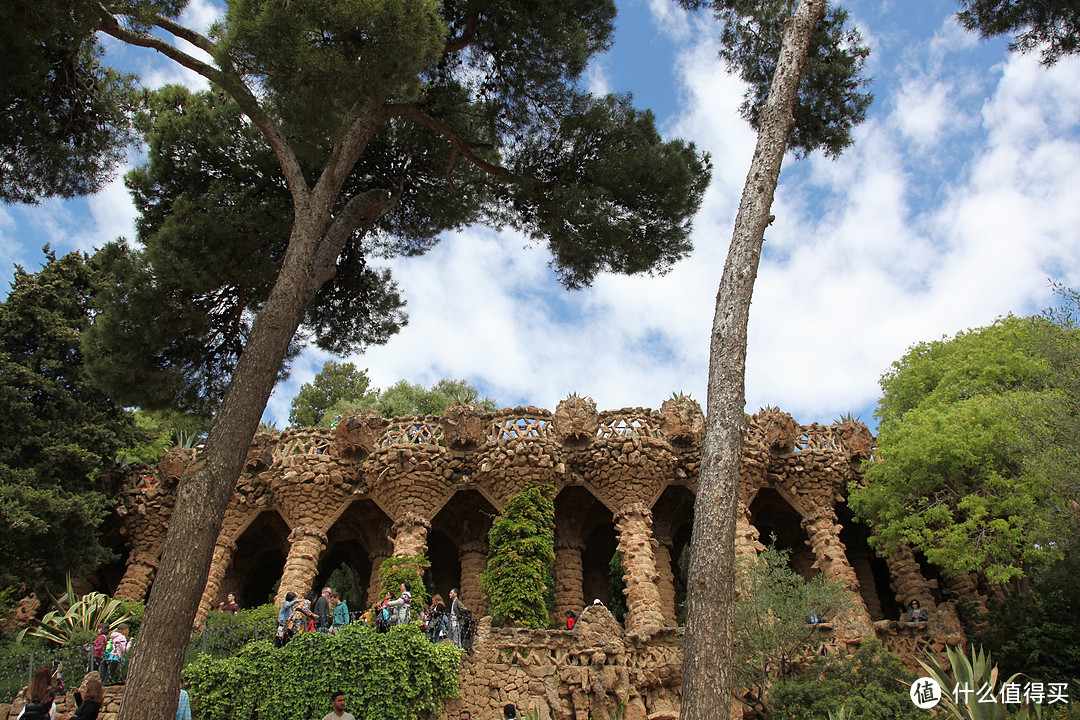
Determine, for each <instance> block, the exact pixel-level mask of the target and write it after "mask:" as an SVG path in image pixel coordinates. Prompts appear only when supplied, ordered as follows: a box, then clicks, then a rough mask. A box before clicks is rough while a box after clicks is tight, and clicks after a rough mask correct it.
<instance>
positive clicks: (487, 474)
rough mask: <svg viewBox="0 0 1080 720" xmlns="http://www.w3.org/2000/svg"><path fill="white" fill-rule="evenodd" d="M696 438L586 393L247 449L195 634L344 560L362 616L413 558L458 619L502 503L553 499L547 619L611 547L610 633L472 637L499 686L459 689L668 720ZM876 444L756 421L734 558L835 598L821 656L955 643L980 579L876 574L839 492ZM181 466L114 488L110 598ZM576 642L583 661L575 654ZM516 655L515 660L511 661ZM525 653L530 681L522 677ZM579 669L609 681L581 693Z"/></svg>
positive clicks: (671, 416)
mask: <svg viewBox="0 0 1080 720" xmlns="http://www.w3.org/2000/svg"><path fill="white" fill-rule="evenodd" d="M703 433H704V416H703V414H702V412H701V409H700V407H699V406H698V405H697V403H696V402H694V401H692V400H690V399H689V398H685V397H677V398H672V399H670V400H667V401H665V402H664V403H663V404H662V405H661V407H660V409H659V410H658V411H657V410H649V409H643V408H632V409H621V410H609V411H602V412H598V411H597V409H596V406H595V404H594V403H593V402H592V401H591V400H590V399H587V398H579V397H576V396H571V397H570V398H568V399H567V400H564V401H563V402H561V403H560V404H559V405H558V407H557V408H556V410H555V411H554V412H551V411H548V410H544V409H539V408H535V407H518V408H510V409H504V410H499V411H496V412H484V411H481V410H479V409H477V408H475V407H471V406H453V407H451V408H450V409H449V410H448V411H447V412H446V414H445V415H444V416H442V417H434V416H425V417H405V418H396V419H393V420H387V419H383V418H380V417H378V416H376V415H374V414H366V415H355V416H349V417H346V418H344V419H343V420H342V421H341V423H340V424H339V425H338V426H337V428H335V429H334V430H326V429H290V430H286V431H284V432H280V433H259V434H258V435H257V436H256V437H255V439H254V442H253V444H252V447H251V449H250V451H249V453H248V456H247V460H246V465H245V470H244V473H243V474H242V476H241V477H240V478H239V480H238V481H237V485H236V492H235V494H234V496H233V499H232V502H231V504H230V506H229V509H228V511H227V514H226V517H225V521H224V526H223V528H222V531H221V534H220V536H219V538H218V540H217V545H216V547H215V550H214V560H213V564H212V567H211V570H210V576H209V579H208V581H207V585H206V590H205V592H204V594H203V600H202V606H201V609H200V618H204V617H205V616H206V613H207V612H208V611H209V610H210V608H211V607H214V606H216V604H217V603H218V602H219V601H220V600H221V599H223V598H224V596H225V594H226V593H229V592H232V593H235V594H236V595H237V596H238V597H239V598H240V599H241V603H242V604H243V605H248V606H250V605H258V604H261V603H264V602H267V601H270V600H275V601H280V600H281V596H283V595H284V593H285V592H286V591H288V590H294V591H296V592H297V593H302V592H306V591H307V590H309V589H310V588H312V587H317V586H321V585H322V584H323V583H325V581H326V579H327V578H328V577H329V575H330V573H331V572H333V571H334V570H335V569H336V568H338V567H340V566H341V565H342V564H343V563H344V564H347V565H348V566H350V567H351V568H352V569H353V570H354V571H355V572H356V573H357V575H358V576H359V578H360V583H359V584H360V585H361V586H362V588H363V589H362V592H364V594H365V603H367V604H369V603H370V602H371V601H372V599H373V598H375V597H376V595H377V592H378V568H379V565H380V564H381V563H382V561H383V560H384V559H386V558H387V557H390V556H392V555H418V554H426V555H427V556H428V557H429V559H430V561H431V568H430V573H431V576H430V577H431V580H432V582H433V584H434V589H435V591H436V592H439V593H441V594H442V595H443V596H444V597H445V596H446V595H447V593H448V591H449V590H450V588H451V587H460V588H461V597H462V599H463V600H464V602H465V603H466V605H468V606H469V607H470V608H471V609H473V610H474V611H476V612H477V613H478V615H483V614H484V611H485V609H486V603H485V598H484V596H483V593H482V592H481V591H480V589H479V586H478V578H479V575H480V573H481V572H482V570H483V569H484V567H485V565H486V562H487V534H488V530H489V529H490V527H491V523H492V520H493V518H494V516H495V515H497V513H498V512H499V510H500V508H501V507H502V504H503V503H504V501H505V499H506V498H507V497H509V496H510V495H512V494H514V493H516V492H518V491H520V490H522V489H524V488H526V487H529V486H532V485H536V484H538V483H550V484H551V485H552V486H553V487H554V488H555V552H556V561H555V567H554V578H555V585H554V588H553V590H554V595H555V615H556V617H557V618H561V617H563V616H564V614H565V611H567V610H572V611H574V612H580V611H581V610H582V608H583V607H584V606H586V605H587V604H588V603H591V602H592V600H593V599H594V598H599V599H600V600H601V601H603V602H605V603H607V602H608V601H609V600H610V599H611V598H610V590H609V582H608V574H609V562H610V560H611V558H612V557H613V555H614V553H615V552H616V551H618V552H619V553H621V557H622V563H623V570H624V579H625V584H626V590H625V594H626V598H625V600H626V606H627V612H626V615H625V618H624V623H623V627H622V628H620V627H619V626H618V624H613V621H612V623H607V624H605V622H606V621H601V620H600V619H597V618H593V621H592V625H591V626H592V627H593V628H604V627H606V628H607V631H606V632H607V634H605V635H603V637H602V638H601V639H597V638H598V637H600V636H596V635H595V633H593V635H589V633H586V632H584V629H585V628H586V627H587V626H589V623H586V624H585V625H583V626H582V627H583V630H582V632H581V633H579V634H578V635H577V636H572V635H567V636H566V637H563V635H566V633H565V631H561V632H560V631H549V632H548V633H547V634H546V635H545V634H544V633H531V632H527V631H513V630H511V629H499V628H490V626H489V625H485V626H484V627H483V629H482V632H481V636H482V637H485V638H487V641H486V642H487V645H486V649H485V646H483V644H482V643H481V644H479V645H478V648H477V651H476V652H475V653H474V657H473V658H472V659H471V660H468V661H466V662H467V664H468V663H469V662H472V663H473V665H471V666H469V667H471V668H472V669H469V668H466V675H468V673H470V672H471V673H473V674H474V675H475V674H476V673H481V674H483V673H486V672H488V671H487V670H484V669H483V668H482V667H481V666H483V667H489V666H499V670H498V673H497V674H495V675H490V677H493V678H496V680H495V681H494V682H495V685H496V686H497V687H494V688H489V687H487V685H485V684H484V683H485V681H484V679H483V678H481V679H480V680H479V681H477V682H476V683H475V685H476V686H478V687H479V686H481V685H483V689H482V693H481V695H482V697H481V696H478V697H477V698H475V700H476V702H478V703H480V702H484V703H490V704H492V707H495V706H496V704H497V703H498V702H502V701H514V698H515V697H524V696H525V695H530V696H535V695H536V693H542V695H543V696H544V697H546V698H547V700H546V701H545V702H544V703H543V705H544V707H546V708H547V710H545V711H544V712H543V713H542V714H543V716H544V717H559V718H584V717H585V715H583V714H582V712H584V711H583V709H582V708H584V707H586V706H588V707H592V708H598V707H608V706H610V707H611V708H614V707H615V706H614V705H612V704H611V703H612V700H611V697H614V696H615V695H617V693H614V691H613V690H612V688H614V687H615V685H618V686H620V688H621V690H622V691H624V692H626V693H627V695H626V696H628V697H630V698H631V699H633V698H637V699H638V700H635V702H637V703H638V704H639V705H640V708H638V705H633V703H632V705H633V709H632V710H631V711H629V714H628V715H625V717H628V718H633V717H635V716H641V717H649V718H651V719H652V720H658V719H660V718H663V717H665V716H666V715H665V712H666V711H664V710H663V708H666V707H673V708H674V711H673V712H675V713H676V715H677V708H678V688H679V667H678V662H677V660H678V656H679V651H678V640H677V636H678V634H679V633H681V630H679V629H678V625H679V607H680V603H681V601H682V598H683V596H684V592H685V589H684V584H683V574H682V572H680V558H681V557H682V555H683V553H684V551H686V549H687V547H688V545H689V542H690V534H691V526H692V522H693V503H694V492H695V489H696V482H697V475H698V468H699V464H700V453H701V439H702V436H703ZM873 447H874V438H873V436H872V435H871V434H870V432H869V430H867V428H866V427H865V426H864V425H862V424H861V423H858V422H843V423H837V424H834V425H830V426H823V425H816V424H815V425H809V426H802V425H799V424H798V423H796V422H795V421H794V420H793V419H792V417H791V416H790V415H788V414H786V413H783V412H780V411H778V410H772V409H767V410H765V411H763V412H761V413H759V414H757V415H754V416H752V417H751V419H750V425H749V431H748V433H747V438H746V444H745V451H744V458H743V466H742V477H741V489H740V501H741V502H740V515H739V519H738V530H737V539H736V543H737V552H738V553H739V554H741V555H744V556H749V555H753V554H755V553H756V552H757V550H758V549H759V548H760V547H761V545H760V543H761V542H767V541H768V538H770V537H775V542H776V544H777V545H778V546H780V547H783V548H785V549H787V550H788V551H789V552H790V558H791V565H792V567H793V568H794V569H795V570H796V571H797V572H799V573H800V574H802V575H803V576H804V577H808V578H809V577H811V576H813V575H815V574H817V573H824V574H825V575H826V576H827V577H831V578H836V579H838V580H840V581H841V582H842V583H843V584H844V585H845V586H846V587H847V588H849V589H850V591H851V593H852V596H853V599H854V600H855V603H854V606H855V608H856V609H855V611H854V613H853V614H852V616H851V617H848V618H845V619H844V620H843V622H841V623H838V624H837V626H836V627H835V628H834V629H833V630H832V631H830V632H828V633H826V637H827V640H826V644H831V645H834V646H844V645H852V644H857V643H858V642H859V641H860V639H861V638H865V637H872V636H875V635H876V636H878V637H881V638H882V639H883V641H884V642H885V644H886V647H888V648H889V649H892V650H894V651H896V652H899V653H901V654H905V655H908V656H909V657H910V656H911V655H912V654H913V653H914V652H915V649H916V646H918V647H920V648H921V647H923V646H925V645H927V644H930V645H932V646H933V647H934V648H936V649H940V648H941V647H942V644H943V643H945V642H949V643H955V642H958V641H959V640H960V639H961V638H962V634H961V633H962V631H961V630H960V626H959V624H958V622H957V615H956V609H955V608H956V604H955V602H954V601H955V600H956V599H958V598H965V597H972V596H974V593H975V590H976V584H975V580H974V578H972V577H962V578H949V577H944V576H942V575H941V574H940V573H939V572H937V571H936V570H935V568H933V567H932V566H930V565H928V564H927V563H926V562H925V559H924V558H922V557H921V555H920V554H918V553H916V552H912V551H905V552H903V553H901V554H899V555H896V556H894V557H890V558H881V557H879V556H878V555H877V554H876V553H875V552H874V551H873V550H872V549H871V548H870V546H869V544H868V542H867V539H868V537H869V529H868V528H866V527H864V526H862V525H860V524H859V523H857V522H855V521H854V520H853V519H852V515H851V512H850V511H849V510H848V509H847V506H846V504H845V489H846V487H847V486H848V483H849V482H851V481H853V480H855V481H857V480H858V479H859V478H860V477H861V471H860V463H862V462H863V461H864V460H866V459H867V458H869V457H870V455H871V453H872V451H873ZM194 452H195V451H191V450H186V451H185V450H174V451H171V452H170V453H169V454H167V455H166V457H165V458H164V459H163V460H162V461H161V462H160V463H159V464H158V466H157V467H155V468H146V467H143V468H139V469H136V470H135V471H133V472H130V473H129V474H128V475H127V476H126V477H125V478H124V480H123V482H122V483H121V485H120V487H119V489H118V492H117V496H118V499H119V501H120V502H119V505H118V509H117V512H118V513H119V514H120V516H121V517H120V518H119V532H120V534H121V535H122V541H123V544H124V545H125V546H126V550H127V555H126V560H125V565H124V569H123V577H122V579H120V581H119V584H118V586H117V588H116V592H115V595H117V596H119V597H125V598H130V599H135V600H144V599H145V597H146V596H147V593H148V590H149V587H150V584H151V583H152V582H153V581H154V574H155V571H156V568H157V562H158V558H159V555H160V552H161V548H162V545H163V542H164V536H165V529H166V527H167V524H168V517H169V514H170V512H171V509H172V504H173V502H174V499H175V488H176V484H177V482H178V480H179V478H180V476H181V475H182V473H183V470H184V467H185V466H186V464H187V463H188V462H190V461H191V459H192V457H193V453H194ZM683 567H685V565H683ZM117 575H119V570H118V571H117ZM279 580H280V581H281V582H280V585H279V586H278V581H279ZM275 586H278V589H277V591H276V595H277V597H274V596H273V594H274V588H275ZM364 586H366V588H364ZM913 598H914V599H918V600H919V601H920V603H921V604H922V607H924V608H926V609H927V610H928V611H929V613H930V618H931V619H930V622H929V623H926V624H919V627H916V628H912V627H906V626H905V624H903V623H897V622H896V619H897V618H898V617H900V614H901V608H902V606H903V605H904V604H905V603H906V602H907V601H909V600H910V599H913ZM590 614H591V610H590V613H586V615H590ZM605 614H606V613H605ZM515 633H516V634H515ZM616 636H618V637H616ZM586 637H591V638H592V639H591V640H588V641H586V640H585V639H584V638H586ZM613 637H614V638H615V639H612V638H613ZM581 642H585V643H586V644H587V645H588V643H590V642H591V643H592V645H590V646H589V647H586V648H581V647H576V645H575V643H578V644H580V643H581ZM522 643H524V645H525V646H527V647H526V648H525V649H524V650H521V652H516V651H512V650H511V649H512V648H513V647H519V646H521V645H522ZM597 643H599V644H597ZM605 647H606V648H608V649H607V650H606V651H605V650H603V648H605ZM530 648H531V649H530ZM597 648H600V649H597ZM612 648H614V649H612ZM837 649H839V647H838V648H837ZM822 650H823V651H825V650H828V648H823V649H822ZM673 653H674V654H673ZM489 655H490V657H488V656H489ZM530 657H531V658H533V661H532V662H534V664H536V665H537V667H541V666H542V667H543V668H544V669H543V670H542V671H541V670H536V669H535V668H534V669H533V670H529V669H528V667H527V666H528V665H529V662H530V661H527V658H530ZM567 657H570V658H571V660H570V661H567V660H566V658H567ZM500 658H501V659H500ZM507 658H516V662H517V665H519V666H520V667H519V670H520V672H521V673H522V680H521V682H520V683H519V684H518V685H515V684H514V683H513V682H512V681H511V680H508V679H507V678H512V676H513V673H514V670H513V669H512V668H511V666H512V665H513V664H514V663H513V662H511V661H510V660H507ZM558 658H562V660H561V661H560V660H558ZM573 658H577V660H576V661H575V660H573ZM597 658H600V659H599V660H598V659H597ZM650 658H651V659H650ZM575 662H576V663H577V664H578V666H580V667H579V668H578V669H577V670H575V669H574V668H575ZM477 663H479V664H477ZM597 664H599V667H596V666H597ZM608 666H610V667H608ZM582 668H584V669H582ZM590 668H592V669H591V670H590ZM620 668H621V669H620ZM634 668H637V670H634ZM609 670H610V672H609ZM571 671H573V672H571ZM574 672H576V673H577V674H576V675H574V674H573V673H574ZM538 673H539V674H538ZM544 673H547V674H544ZM567 673H570V674H569V675H567ZM590 673H591V674H590ZM597 673H599V674H598V675H597ZM605 673H606V674H605ZM563 675H566V677H563ZM594 675H595V676H596V677H600V678H601V679H603V678H605V677H608V676H609V675H610V676H611V677H612V678H616V679H615V680H611V682H607V681H606V680H605V681H604V682H600V683H599V684H597V682H598V681H596V680H595V678H594ZM485 677H489V676H485ZM553 678H554V679H553ZM574 678H579V680H574ZM618 678H622V680H618ZM634 678H637V679H636V680H635V679H634ZM609 679H610V678H609ZM473 680H476V678H475V677H474V678H473ZM545 683H546V684H545ZM605 683H606V684H605ZM612 683H615V685H612V688H608V685H611V684H612ZM623 686H625V687H623ZM467 687H468V685H467V684H463V691H464V692H465V700H466V701H469V699H470V691H469V690H468V689H467ZM515 688H518V690H515ZM605 688H607V689H606V690H605ZM518 691H520V692H519V695H515V692H518ZM597 693H600V696H597ZM575 698H577V699H575ZM604 703H607V705H605V704H604ZM475 707H476V706H474V709H475ZM638 709H640V712H637V710H638ZM624 710H626V708H624ZM611 712H612V713H613V712H614V710H613V709H612V710H611ZM620 712H622V711H620ZM642 713H644V714H642ZM596 716H597V717H605V716H606V715H605V714H604V712H601V713H600V714H599V715H596ZM674 716H675V715H672V717H674Z"/></svg>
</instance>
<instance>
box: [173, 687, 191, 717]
mask: <svg viewBox="0 0 1080 720" xmlns="http://www.w3.org/2000/svg"><path fill="white" fill-rule="evenodd" d="M176 720H191V698H190V697H188V691H187V690H185V689H183V688H180V702H178V703H177V705H176Z"/></svg>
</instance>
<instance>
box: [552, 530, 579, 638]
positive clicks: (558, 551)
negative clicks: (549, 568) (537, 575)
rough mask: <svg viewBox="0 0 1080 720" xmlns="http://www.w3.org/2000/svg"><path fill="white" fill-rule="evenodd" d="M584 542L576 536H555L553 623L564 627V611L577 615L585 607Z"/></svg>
mask: <svg viewBox="0 0 1080 720" xmlns="http://www.w3.org/2000/svg"><path fill="white" fill-rule="evenodd" d="M584 549H585V543H583V542H581V541H580V540H578V539H577V538H567V537H557V538H555V572H554V575H555V623H556V626H557V627H560V628H562V627H566V625H565V624H564V622H565V620H566V613H567V611H570V612H572V613H574V617H577V616H578V615H579V614H580V613H581V609H582V608H583V607H585V591H584V589H583V588H582V576H581V551H582V550H584Z"/></svg>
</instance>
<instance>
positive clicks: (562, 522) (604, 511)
mask: <svg viewBox="0 0 1080 720" xmlns="http://www.w3.org/2000/svg"><path fill="white" fill-rule="evenodd" d="M555 543H556V548H558V547H559V546H560V545H566V546H567V547H573V548H576V549H577V551H576V552H568V553H563V554H560V552H559V551H558V549H557V550H556V560H555V563H556V565H555V567H554V568H553V574H554V576H555V590H556V593H555V614H556V620H557V621H558V622H562V617H561V616H562V614H563V613H565V612H566V611H568V610H569V611H571V612H574V613H580V612H581V607H582V605H587V604H589V603H591V602H592V601H593V600H594V599H599V600H600V601H601V602H603V603H604V604H605V605H607V606H608V607H609V608H610V607H611V606H612V602H611V600H612V594H611V574H612V573H611V560H612V558H613V557H614V556H615V551H616V549H617V548H618V542H617V540H616V537H615V523H614V520H613V519H612V515H611V510H609V509H608V508H607V507H606V506H605V505H604V504H603V503H602V502H600V501H599V500H598V499H597V498H596V496H595V495H593V494H592V492H591V491H590V490H589V489H588V488H586V487H583V486H581V485H570V486H567V487H564V488H563V489H562V490H561V491H560V492H559V494H558V496H556V498H555ZM619 577H621V572H620V573H619ZM621 600H622V598H620V601H621ZM615 609H617V608H615Z"/></svg>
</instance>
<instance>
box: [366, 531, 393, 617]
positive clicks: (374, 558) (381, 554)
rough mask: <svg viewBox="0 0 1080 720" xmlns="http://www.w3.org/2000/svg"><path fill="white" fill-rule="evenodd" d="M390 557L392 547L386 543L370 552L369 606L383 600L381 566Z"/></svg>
mask: <svg viewBox="0 0 1080 720" xmlns="http://www.w3.org/2000/svg"><path fill="white" fill-rule="evenodd" d="M388 557H390V548H389V547H388V546H386V545H383V546H382V547H379V548H376V549H375V550H372V551H371V552H369V553H368V559H369V560H370V561H371V576H370V577H369V578H368V587H367V604H368V607H370V606H371V605H374V604H375V603H378V602H382V578H380V577H379V568H380V567H382V564H383V562H384V561H385V560H386V558H388Z"/></svg>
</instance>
